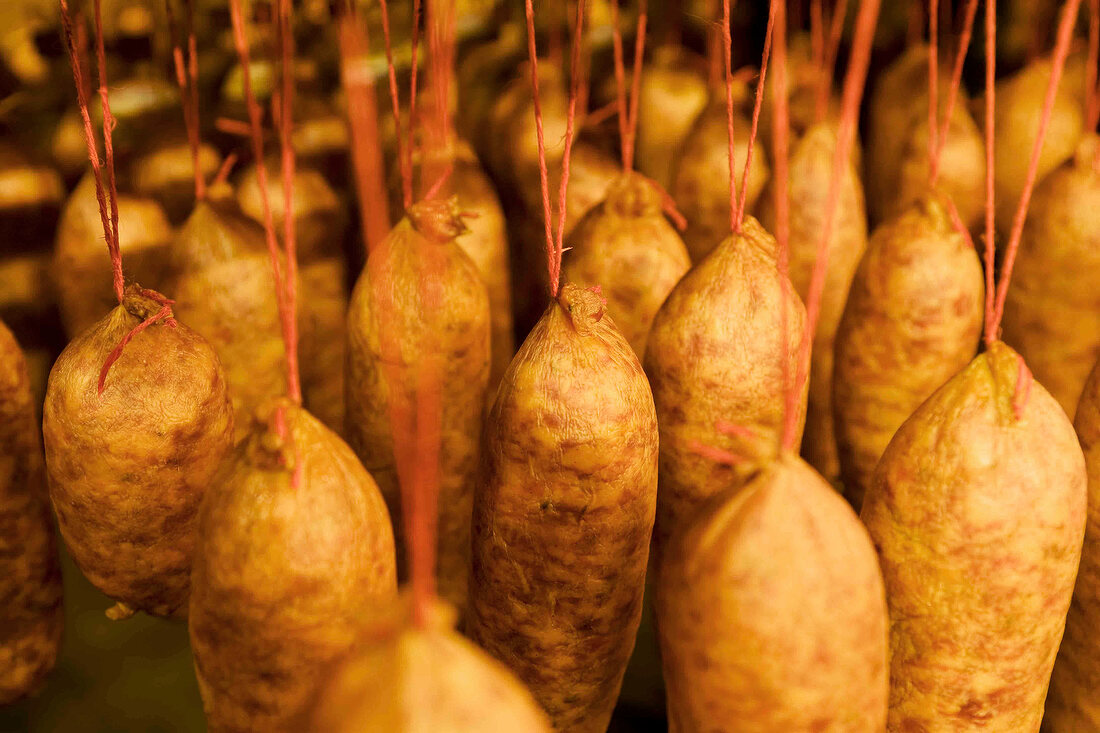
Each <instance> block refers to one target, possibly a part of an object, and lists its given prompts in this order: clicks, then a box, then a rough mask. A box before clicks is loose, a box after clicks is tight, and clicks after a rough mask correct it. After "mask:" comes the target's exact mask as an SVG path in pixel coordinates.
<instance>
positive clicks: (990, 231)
mask: <svg viewBox="0 0 1100 733" xmlns="http://www.w3.org/2000/svg"><path fill="white" fill-rule="evenodd" d="M996 73H997V7H996V4H994V3H992V2H989V0H986V3H985V257H984V260H985V310H984V313H985V326H984V329H983V330H984V331H985V344H986V346H989V345H990V344H992V343H993V341H994V338H995V337H994V335H993V333H994V328H993V311H994V307H993V303H994V284H993V255H994V241H995V240H994V234H995V228H994V227H995V225H994V219H995V211H994V186H993V159H994V150H995V147H994V139H993V115H994V111H995V110H994V101H995V99H996V89H997V85H996V82H995V80H994V77H995V76H996Z"/></svg>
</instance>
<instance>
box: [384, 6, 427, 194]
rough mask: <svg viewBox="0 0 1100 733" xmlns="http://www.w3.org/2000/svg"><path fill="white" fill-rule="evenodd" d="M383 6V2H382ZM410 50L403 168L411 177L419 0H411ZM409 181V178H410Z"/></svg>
mask: <svg viewBox="0 0 1100 733" xmlns="http://www.w3.org/2000/svg"><path fill="white" fill-rule="evenodd" d="M382 2H383V4H384V3H385V0H382ZM409 45H410V47H411V50H412V63H411V68H410V70H409V127H408V130H407V132H406V135H407V137H406V138H405V148H404V152H405V167H406V168H407V169H408V171H409V175H410V176H411V175H412V159H413V127H414V126H415V125H416V122H417V120H416V82H417V76H418V69H419V66H418V64H417V56H418V51H419V49H420V0H413V7H412V39H411V40H410V43H409ZM410 180H411V178H410Z"/></svg>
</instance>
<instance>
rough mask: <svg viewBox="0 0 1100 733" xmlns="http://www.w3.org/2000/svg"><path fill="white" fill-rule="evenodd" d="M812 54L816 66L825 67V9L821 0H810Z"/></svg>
mask: <svg viewBox="0 0 1100 733" xmlns="http://www.w3.org/2000/svg"><path fill="white" fill-rule="evenodd" d="M810 55H811V56H812V57H813V64H814V67H815V68H817V69H821V70H822V71H824V69H825V11H824V9H823V8H822V2H821V0H810Z"/></svg>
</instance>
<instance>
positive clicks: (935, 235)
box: [833, 197, 985, 510]
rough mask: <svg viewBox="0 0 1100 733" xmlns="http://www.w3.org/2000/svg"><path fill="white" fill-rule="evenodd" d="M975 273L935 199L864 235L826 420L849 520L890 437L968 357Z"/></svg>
mask: <svg viewBox="0 0 1100 733" xmlns="http://www.w3.org/2000/svg"><path fill="white" fill-rule="evenodd" d="M984 290H985V288H984V286H983V284H982V266H981V263H980V262H979V260H978V255H977V253H976V252H975V251H974V249H973V248H972V247H970V245H968V244H967V242H966V240H965V239H964V238H963V237H962V235H960V234H959V233H958V232H956V231H955V230H954V228H953V227H952V225H951V220H950V218H949V215H948V213H947V209H946V208H945V205H944V203H943V201H942V200H941V199H938V198H931V197H929V198H925V199H922V200H921V201H920V202H919V203H918V204H916V205H914V206H913V207H912V208H910V209H909V210H907V211H906V212H905V213H904V214H902V215H901V216H900V217H898V218H896V219H893V220H891V221H889V222H887V223H886V224H883V225H881V226H880V227H879V228H878V229H876V230H875V232H874V233H873V234H872V235H871V241H870V242H869V243H868V245H867V252H866V253H865V254H864V256H863V260H862V261H861V262H860V264H859V268H858V269H857V270H856V274H855V278H854V279H853V280H852V287H851V290H850V291H849V293H848V302H847V304H846V305H845V307H844V314H843V316H841V319H840V326H839V328H838V330H837V334H836V342H835V351H834V355H835V363H834V367H833V368H834V372H833V417H834V420H835V421H836V423H835V426H836V440H837V451H838V455H839V457H840V469H841V477H842V479H843V481H844V490H845V494H846V495H847V496H848V499H849V501H851V502H852V504H853V505H854V506H855V507H856V509H857V510H858V509H859V507H860V504H861V502H862V501H863V494H864V493H865V492H866V491H867V487H868V486H869V485H870V483H871V476H872V474H873V473H874V470H875V465H876V464H877V463H878V460H879V457H880V456H881V455H882V452H883V451H884V450H886V446H887V444H889V442H890V439H891V438H892V437H893V436H894V432H895V431H896V430H897V429H898V427H900V426H901V424H902V423H903V422H904V421H905V420H906V418H908V417H909V416H910V415H912V414H913V411H914V410H916V409H917V407H918V406H919V405H920V404H921V403H922V402H924V401H925V400H926V399H927V398H928V397H929V396H930V395H931V394H932V393H933V392H934V391H935V390H936V389H938V388H939V387H940V386H941V385H942V384H943V383H944V382H946V381H947V380H948V379H949V378H950V377H951V376H952V375H953V374H955V373H956V372H957V371H958V370H960V369H962V368H963V367H964V366H966V364H967V363H968V362H969V361H970V359H971V358H972V357H973V356H974V352H975V350H976V349H977V346H978V338H979V336H980V333H981V329H982V295H983V293H984Z"/></svg>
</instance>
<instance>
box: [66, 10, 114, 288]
mask: <svg viewBox="0 0 1100 733" xmlns="http://www.w3.org/2000/svg"><path fill="white" fill-rule="evenodd" d="M61 27H62V29H63V31H64V35H65V42H66V45H67V47H68V51H69V63H70V65H71V67H72V71H73V81H74V83H75V84H76V100H77V107H78V108H79V110H80V119H81V121H82V123H83V125H84V142H85V143H86V144H87V146H88V162H89V163H90V164H91V166H92V178H93V179H94V180H95V197H96V201H97V202H98V203H99V219H100V222H101V224H102V225H103V239H104V240H105V241H106V243H107V252H108V254H109V255H110V257H111V270H112V272H113V286H114V290H115V297H117V298H118V302H119V303H121V302H122V294H123V278H122V252H121V251H120V249H119V244H118V238H117V236H116V231H117V230H115V229H113V228H112V226H111V218H110V214H109V213H108V206H107V198H106V194H105V193H104V190H103V173H102V163H101V162H100V159H99V151H98V150H97V149H96V141H95V131H94V130H93V129H92V118H91V115H90V114H88V92H87V86H86V83H85V81H84V65H83V63H82V62H81V59H80V51H79V47H78V45H77V38H76V35H75V34H74V33H73V24H72V17H71V16H70V14H69V5H68V3H67V2H66V0H61ZM104 119H106V118H104ZM104 134H106V123H105V124H104Z"/></svg>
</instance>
